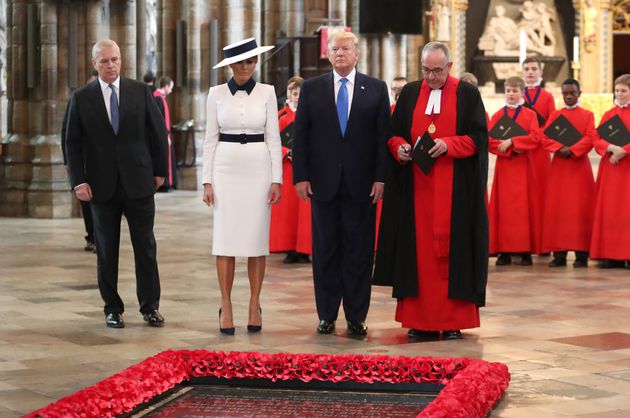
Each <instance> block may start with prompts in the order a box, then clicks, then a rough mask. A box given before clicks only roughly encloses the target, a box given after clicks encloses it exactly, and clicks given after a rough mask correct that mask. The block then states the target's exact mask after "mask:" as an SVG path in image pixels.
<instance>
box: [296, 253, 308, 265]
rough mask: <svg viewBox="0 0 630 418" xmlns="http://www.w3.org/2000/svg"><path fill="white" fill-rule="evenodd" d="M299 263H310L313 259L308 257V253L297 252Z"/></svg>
mask: <svg viewBox="0 0 630 418" xmlns="http://www.w3.org/2000/svg"><path fill="white" fill-rule="evenodd" d="M297 257H298V263H300V264H309V263H310V262H311V259H310V258H309V257H308V254H303V253H297Z"/></svg>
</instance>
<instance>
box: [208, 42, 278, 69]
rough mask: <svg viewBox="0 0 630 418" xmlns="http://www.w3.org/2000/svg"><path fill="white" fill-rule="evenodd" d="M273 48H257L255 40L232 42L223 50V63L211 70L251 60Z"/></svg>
mask: <svg viewBox="0 0 630 418" xmlns="http://www.w3.org/2000/svg"><path fill="white" fill-rule="evenodd" d="M273 48H274V46H273V45H272V46H258V44H257V43H256V39H254V38H247V39H243V40H242V41H238V42H234V43H233V44H230V45H228V46H226V47H225V48H223V56H224V57H225V58H223V61H221V62H219V63H218V64H217V65H215V66H214V67H212V69H216V68H220V67H223V66H226V65H230V64H234V63H235V62H239V61H243V60H244V59H247V58H251V57H253V56H256V55H260V54H262V53H263V52H267V51H269V50H270V49H273Z"/></svg>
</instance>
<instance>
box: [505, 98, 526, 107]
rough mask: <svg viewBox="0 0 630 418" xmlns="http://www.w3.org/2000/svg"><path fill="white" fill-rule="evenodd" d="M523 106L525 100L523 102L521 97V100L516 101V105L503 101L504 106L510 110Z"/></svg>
mask: <svg viewBox="0 0 630 418" xmlns="http://www.w3.org/2000/svg"><path fill="white" fill-rule="evenodd" d="M523 104H525V100H523V98H522V97H521V99H520V100H519V101H518V103H516V104H509V103H508V102H507V100H506V101H505V105H506V106H507V107H508V108H510V109H516V108H517V107H519V106H523Z"/></svg>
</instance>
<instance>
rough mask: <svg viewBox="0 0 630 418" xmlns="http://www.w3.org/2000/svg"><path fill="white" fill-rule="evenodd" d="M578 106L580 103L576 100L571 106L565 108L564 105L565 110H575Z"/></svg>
mask: <svg viewBox="0 0 630 418" xmlns="http://www.w3.org/2000/svg"><path fill="white" fill-rule="evenodd" d="M579 105H580V101H579V100H578V101H577V102H576V103H575V104H574V105H573V106H567V105H566V104H565V105H564V108H565V109H569V110H571V109H575V108H576V107H578V106H579Z"/></svg>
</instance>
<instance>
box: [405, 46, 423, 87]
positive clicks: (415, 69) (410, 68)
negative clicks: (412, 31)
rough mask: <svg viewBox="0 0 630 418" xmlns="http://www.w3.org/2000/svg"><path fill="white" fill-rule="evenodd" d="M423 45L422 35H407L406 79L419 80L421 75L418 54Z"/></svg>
mask: <svg viewBox="0 0 630 418" xmlns="http://www.w3.org/2000/svg"><path fill="white" fill-rule="evenodd" d="M423 45H424V37H423V36H422V35H407V46H406V54H407V79H408V80H420V78H422V73H421V71H420V68H421V64H420V59H421V57H420V54H421V53H422V46H423Z"/></svg>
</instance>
